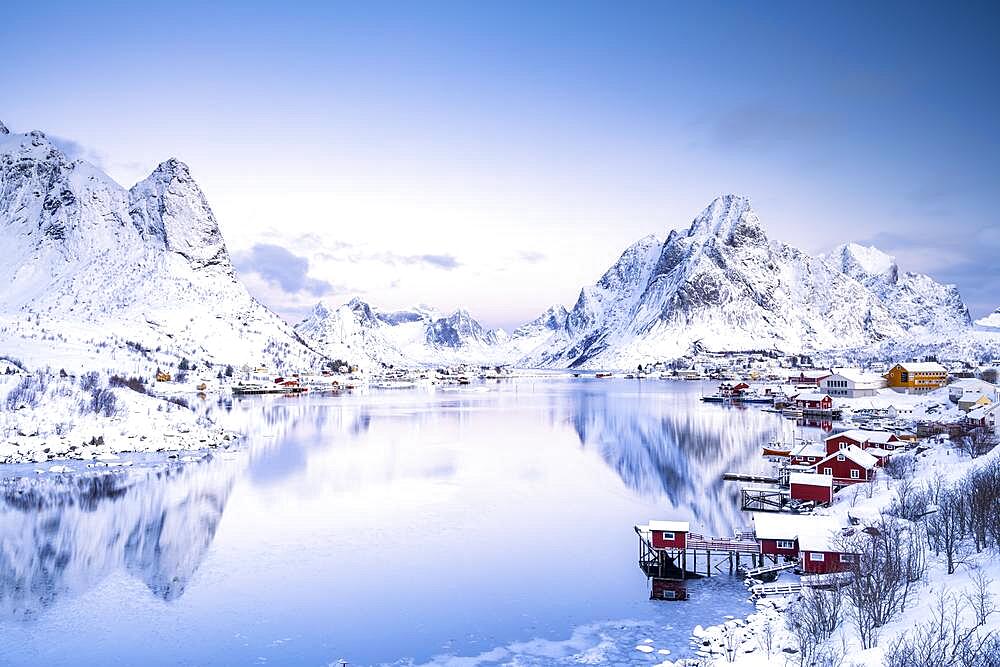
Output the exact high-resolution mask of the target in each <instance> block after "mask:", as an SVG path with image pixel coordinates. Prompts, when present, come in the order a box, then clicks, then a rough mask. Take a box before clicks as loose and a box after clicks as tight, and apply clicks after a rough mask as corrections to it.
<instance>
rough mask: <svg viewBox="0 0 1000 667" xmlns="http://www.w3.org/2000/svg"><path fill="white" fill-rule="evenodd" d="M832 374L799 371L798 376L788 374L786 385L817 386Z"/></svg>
mask: <svg viewBox="0 0 1000 667" xmlns="http://www.w3.org/2000/svg"><path fill="white" fill-rule="evenodd" d="M831 375H833V373H831V372H830V371H821V370H801V371H799V372H798V375H794V374H792V373H789V374H788V384H811V385H816V386H817V387H818V386H819V381H820V380H822V379H823V378H828V377H830V376H831Z"/></svg>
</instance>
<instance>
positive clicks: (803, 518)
mask: <svg viewBox="0 0 1000 667" xmlns="http://www.w3.org/2000/svg"><path fill="white" fill-rule="evenodd" d="M838 528H839V524H838V523H837V522H836V520H834V519H831V518H830V517H825V516H809V515H806V514H777V513H771V512H754V513H753V532H754V539H756V540H757V542H758V543H759V544H760V552H761V553H762V554H764V555H766V556H785V557H787V558H798V557H799V534H800V533H805V532H815V531H817V530H821V529H822V530H836V529H838Z"/></svg>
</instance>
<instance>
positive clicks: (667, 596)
mask: <svg viewBox="0 0 1000 667" xmlns="http://www.w3.org/2000/svg"><path fill="white" fill-rule="evenodd" d="M687 597H688V594H687V586H686V585H685V583H684V582H683V581H674V580H673V579H660V578H659V577H653V581H652V584H651V585H650V589H649V599H650V600H687Z"/></svg>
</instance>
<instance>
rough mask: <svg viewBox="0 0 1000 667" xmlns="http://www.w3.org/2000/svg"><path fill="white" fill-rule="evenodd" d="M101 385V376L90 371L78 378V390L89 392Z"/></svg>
mask: <svg viewBox="0 0 1000 667" xmlns="http://www.w3.org/2000/svg"><path fill="white" fill-rule="evenodd" d="M100 384H101V376H100V375H99V374H98V373H97V371H91V372H89V373H84V374H83V375H81V376H80V389H83V390H84V391H91V390H92V389H95V388H96V387H98V386H100Z"/></svg>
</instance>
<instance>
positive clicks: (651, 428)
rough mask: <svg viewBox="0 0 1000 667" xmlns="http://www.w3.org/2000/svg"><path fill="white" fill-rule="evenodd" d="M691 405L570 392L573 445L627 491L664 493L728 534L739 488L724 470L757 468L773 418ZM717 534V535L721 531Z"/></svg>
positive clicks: (774, 430)
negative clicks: (668, 406)
mask: <svg viewBox="0 0 1000 667" xmlns="http://www.w3.org/2000/svg"><path fill="white" fill-rule="evenodd" d="M692 400H693V401H694V403H693V404H692V405H690V406H678V409H676V410H670V411H669V412H664V410H663V408H662V405H660V404H659V403H658V402H657V401H653V400H649V401H643V400H639V401H636V399H635V396H634V395H629V394H620V395H615V394H610V393H583V392H581V393H580V394H578V395H577V397H576V405H575V409H574V411H573V413H572V416H571V420H572V423H573V427H574V429H575V430H576V433H577V436H578V437H579V439H580V443H581V444H582V445H583V446H584V447H585V448H588V449H592V450H593V451H595V452H597V453H598V454H599V455H600V457H601V458H602V459H603V460H604V462H605V463H606V464H607V465H608V467H610V468H611V469H612V470H614V471H615V473H616V474H617V475H618V476H619V477H620V478H621V480H622V482H624V483H625V486H627V487H628V488H629V489H631V490H632V491H634V492H635V493H637V494H639V495H640V496H644V497H649V498H663V499H665V500H666V501H667V502H668V503H669V504H670V506H671V508H674V509H675V510H676V512H677V514H678V516H680V515H683V514H686V513H689V518H690V519H692V520H694V521H695V523H696V525H698V526H699V527H703V528H702V529H704V530H707V531H710V532H714V533H716V534H727V533H729V532H731V531H732V529H733V528H736V527H739V526H743V525H744V524H745V523H746V521H745V519H744V517H743V516H742V515H741V513H740V511H739V499H738V488H737V487H736V486H734V485H728V486H727V485H726V484H725V483H724V482H723V481H722V475H723V473H725V472H727V471H729V470H738V471H741V472H751V471H760V472H763V470H764V469H765V468H764V462H763V459H762V458H761V457H760V456H759V454H760V449H759V448H758V446H759V445H760V444H761V443H765V442H767V441H769V440H771V439H772V438H774V437H776V436H777V435H778V433H779V431H780V426H781V424H780V422H778V421H776V420H775V418H774V415H771V414H768V413H764V412H760V411H759V410H742V411H740V412H739V413H734V411H733V410H727V409H723V408H718V407H716V406H713V407H711V408H703V407H702V406H700V405H698V403H697V396H695V395H692ZM720 531H721V532H720Z"/></svg>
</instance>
